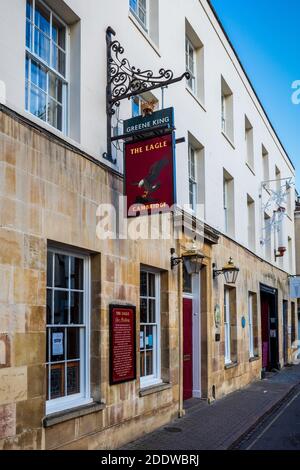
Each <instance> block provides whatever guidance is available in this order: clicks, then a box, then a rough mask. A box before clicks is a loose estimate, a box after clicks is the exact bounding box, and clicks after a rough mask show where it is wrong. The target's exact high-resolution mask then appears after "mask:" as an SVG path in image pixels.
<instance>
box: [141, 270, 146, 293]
mask: <svg viewBox="0 0 300 470" xmlns="http://www.w3.org/2000/svg"><path fill="white" fill-rule="evenodd" d="M140 286H141V296H142V297H146V295H147V273H145V272H143V271H142V272H141V276H140Z"/></svg>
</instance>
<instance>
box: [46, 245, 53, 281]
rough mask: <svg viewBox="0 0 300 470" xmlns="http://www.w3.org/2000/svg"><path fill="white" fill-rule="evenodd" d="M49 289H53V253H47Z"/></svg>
mask: <svg viewBox="0 0 300 470" xmlns="http://www.w3.org/2000/svg"><path fill="white" fill-rule="evenodd" d="M47 287H53V253H52V252H51V251H48V253H47Z"/></svg>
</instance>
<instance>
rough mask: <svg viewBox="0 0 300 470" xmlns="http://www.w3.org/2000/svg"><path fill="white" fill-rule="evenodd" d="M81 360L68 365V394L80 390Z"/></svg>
mask: <svg viewBox="0 0 300 470" xmlns="http://www.w3.org/2000/svg"><path fill="white" fill-rule="evenodd" d="M79 367H80V363H79V362H74V363H69V364H68V366H67V395H74V393H79V392H80V382H79V378H80V374H79Z"/></svg>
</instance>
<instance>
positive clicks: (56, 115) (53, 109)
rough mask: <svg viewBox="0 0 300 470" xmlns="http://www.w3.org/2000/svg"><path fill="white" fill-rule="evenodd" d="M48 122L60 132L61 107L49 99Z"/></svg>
mask: <svg viewBox="0 0 300 470" xmlns="http://www.w3.org/2000/svg"><path fill="white" fill-rule="evenodd" d="M48 122H49V124H51V126H53V127H55V128H56V129H58V130H59V131H62V106H61V105H60V104H59V103H57V102H56V101H54V100H52V99H51V98H50V99H49V102H48Z"/></svg>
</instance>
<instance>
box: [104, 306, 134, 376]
mask: <svg viewBox="0 0 300 470" xmlns="http://www.w3.org/2000/svg"><path fill="white" fill-rule="evenodd" d="M109 314H110V384H111V385H114V384H118V383H122V382H128V381H130V380H135V378H136V331H135V307H131V306H129V307H127V306H124V305H122V306H121V305H110V308H109Z"/></svg>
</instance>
